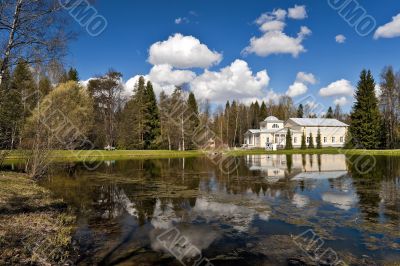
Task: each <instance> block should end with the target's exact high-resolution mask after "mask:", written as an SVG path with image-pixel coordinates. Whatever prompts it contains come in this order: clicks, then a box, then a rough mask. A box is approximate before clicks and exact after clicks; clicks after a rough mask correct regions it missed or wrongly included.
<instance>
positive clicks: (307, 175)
mask: <svg viewBox="0 0 400 266" xmlns="http://www.w3.org/2000/svg"><path fill="white" fill-rule="evenodd" d="M346 174H347V172H346V171H332V172H304V173H300V174H298V175H296V176H295V177H293V178H292V180H305V179H319V180H324V179H336V178H340V177H342V176H344V175H346Z"/></svg>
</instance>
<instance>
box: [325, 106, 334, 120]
mask: <svg viewBox="0 0 400 266" xmlns="http://www.w3.org/2000/svg"><path fill="white" fill-rule="evenodd" d="M333 117H334V115H333V110H332V107H330V106H329V108H328V112H327V113H326V115H325V118H333Z"/></svg>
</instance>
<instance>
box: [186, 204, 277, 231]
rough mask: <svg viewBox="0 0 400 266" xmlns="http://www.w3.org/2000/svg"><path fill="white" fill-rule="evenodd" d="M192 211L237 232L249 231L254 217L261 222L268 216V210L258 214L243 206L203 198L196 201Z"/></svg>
mask: <svg viewBox="0 0 400 266" xmlns="http://www.w3.org/2000/svg"><path fill="white" fill-rule="evenodd" d="M264 208H265V207H264ZM193 211H194V212H195V213H196V214H197V215H199V216H201V217H202V218H205V219H207V220H215V219H218V220H221V221H225V222H227V223H228V224H230V225H232V226H233V228H235V229H236V230H239V231H246V230H247V229H249V226H250V223H251V222H252V221H253V219H254V217H255V216H256V215H258V217H259V218H260V219H262V220H268V219H269V215H270V212H269V210H262V211H260V212H259V213H258V212H257V211H256V210H254V209H251V208H248V207H245V206H238V205H235V204H231V203H220V202H213V201H210V200H208V199H205V198H200V199H197V201H196V206H195V207H194V209H193Z"/></svg>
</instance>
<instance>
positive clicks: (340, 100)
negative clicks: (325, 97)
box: [333, 96, 348, 106]
mask: <svg viewBox="0 0 400 266" xmlns="http://www.w3.org/2000/svg"><path fill="white" fill-rule="evenodd" d="M347 102H348V101H347V98H346V97H344V96H343V97H340V98H337V99H335V100H334V101H333V104H334V105H340V106H344V105H346V104H347Z"/></svg>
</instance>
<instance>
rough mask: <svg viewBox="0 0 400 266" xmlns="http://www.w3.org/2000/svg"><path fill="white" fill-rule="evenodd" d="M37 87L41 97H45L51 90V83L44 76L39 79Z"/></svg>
mask: <svg viewBox="0 0 400 266" xmlns="http://www.w3.org/2000/svg"><path fill="white" fill-rule="evenodd" d="M38 86H39V91H40V96H41V97H45V96H46V95H47V94H49V93H50V91H51V90H52V86H51V82H50V80H49V79H48V78H47V77H46V76H43V77H41V78H40V80H39V85H38Z"/></svg>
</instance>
